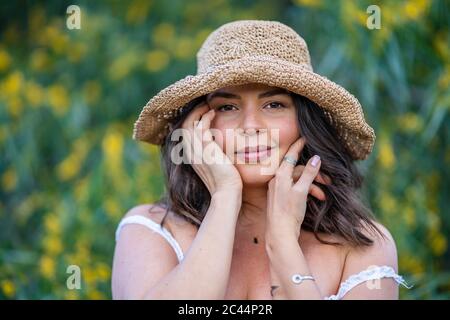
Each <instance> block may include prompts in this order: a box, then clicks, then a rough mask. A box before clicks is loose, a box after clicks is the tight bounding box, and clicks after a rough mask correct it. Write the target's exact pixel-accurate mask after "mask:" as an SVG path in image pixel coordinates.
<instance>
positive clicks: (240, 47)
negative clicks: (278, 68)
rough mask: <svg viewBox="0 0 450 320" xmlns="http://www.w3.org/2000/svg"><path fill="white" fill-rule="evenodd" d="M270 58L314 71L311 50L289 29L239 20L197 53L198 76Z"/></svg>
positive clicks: (273, 23) (210, 38)
mask: <svg viewBox="0 0 450 320" xmlns="http://www.w3.org/2000/svg"><path fill="white" fill-rule="evenodd" d="M255 56H269V57H271V58H276V59H281V60H284V61H287V62H291V63H296V64H300V65H303V66H304V67H305V68H307V69H309V70H311V71H312V66H311V59H310V56H309V51H308V46H307V44H306V42H305V40H303V38H302V37H301V36H300V35H299V34H297V33H296V32H295V31H294V30H293V29H291V28H290V27H288V26H286V25H284V24H282V23H280V22H277V21H263V20H240V21H235V22H230V23H227V24H224V25H222V26H221V27H220V28H218V29H216V30H215V31H213V32H212V33H211V34H210V35H209V36H208V37H207V38H206V40H205V42H203V45H202V46H201V48H200V50H199V51H198V53H197V74H200V73H205V72H207V71H208V70H210V69H212V68H214V67H217V66H220V65H223V64H226V63H229V62H232V61H234V60H239V59H242V58H247V57H255Z"/></svg>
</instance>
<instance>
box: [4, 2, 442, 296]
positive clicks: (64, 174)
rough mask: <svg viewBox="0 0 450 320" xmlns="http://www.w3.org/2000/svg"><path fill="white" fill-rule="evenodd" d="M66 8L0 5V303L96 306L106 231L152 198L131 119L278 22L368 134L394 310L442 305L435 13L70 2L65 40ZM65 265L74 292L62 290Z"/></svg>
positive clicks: (104, 288) (389, 7)
mask: <svg viewBox="0 0 450 320" xmlns="http://www.w3.org/2000/svg"><path fill="white" fill-rule="evenodd" d="M70 4H73V3H72V1H70V2H69V1H47V2H37V1H18V2H2V4H0V18H1V19H0V40H1V42H0V154H1V157H0V196H1V203H0V298H7V299H101V298H110V297H111V291H110V273H111V261H112V254H113V249H114V232H115V228H116V226H117V223H118V221H119V219H120V218H121V216H122V215H123V214H124V213H125V212H126V211H127V210H128V209H130V208H131V207H133V206H135V205H137V204H140V203H149V202H152V201H155V200H156V199H157V198H158V197H159V195H161V193H162V191H163V187H162V183H163V177H162V176H161V171H160V167H159V161H158V149H157V148H156V147H153V146H150V145H147V144H144V143H137V142H136V141H133V140H132V139H131V135H132V127H133V123H134V121H135V120H136V118H137V116H138V114H139V112H140V110H141V108H142V107H143V106H144V105H145V103H146V102H147V101H148V99H149V98H150V97H151V96H153V95H154V94H155V93H157V92H158V91H159V90H160V89H162V88H163V87H165V86H167V85H169V84H170V83H172V82H174V81H176V80H178V79H181V78H182V77H184V76H185V75H187V74H194V73H195V72H196V66H195V53H196V51H197V50H198V49H199V47H200V45H201V43H202V42H203V40H204V39H205V38H206V36H207V35H208V34H209V33H210V32H211V31H212V30H214V29H215V28H217V27H218V26H220V25H222V24H223V23H226V22H229V21H232V20H237V19H265V20H278V21H281V22H284V23H286V24H288V25H290V26H291V27H293V28H294V29H295V30H296V31H297V32H299V33H300V34H301V35H302V36H303V37H304V38H305V40H306V41H307V43H308V45H309V49H310V53H311V57H312V63H313V66H314V69H315V71H316V72H318V73H320V74H323V75H325V76H327V77H328V78H330V79H332V80H333V81H336V82H337V83H339V84H341V85H343V86H344V87H346V88H347V89H348V90H349V91H350V92H352V93H353V94H354V95H355V96H357V97H358V98H359V100H360V102H361V104H362V105H363V107H364V112H365V115H366V119H367V121H368V122H369V123H370V124H371V125H372V126H373V127H374V129H375V132H376V133H377V141H376V144H375V148H374V152H373V153H372V154H371V156H370V157H369V158H368V159H367V160H366V161H362V162H360V163H359V165H360V166H361V169H362V170H363V172H365V174H366V186H365V189H364V194H365V196H366V197H367V201H368V203H369V204H370V206H371V207H372V209H373V211H374V212H375V214H376V215H377V216H378V217H379V218H380V220H381V222H382V223H384V224H385V225H386V226H387V227H388V229H389V230H390V231H391V232H392V234H393V236H394V238H395V239H396V242H397V247H398V253H399V266H400V273H401V274H402V275H404V276H405V278H406V280H407V281H408V282H409V283H412V284H414V285H415V286H414V288H413V289H411V290H406V289H401V290H400V293H401V298H404V299H430V298H433V299H448V298H449V297H450V290H449V289H450V272H449V269H450V268H449V264H450V254H449V249H448V240H449V234H450V233H449V231H450V224H449V223H450V217H449V209H448V196H449V195H450V190H449V184H450V179H449V168H450V165H449V164H450V147H449V138H450V131H449V128H450V127H449V108H450V90H449V84H450V49H449V43H450V34H449V30H450V28H449V25H450V5H449V2H448V1H439V0H435V1H431V0H411V1H331V0H330V1H326V0H322V1H318V0H295V1H267V0H263V1H257V2H256V1H225V0H208V1H204V0H200V1H198V0H191V1H181V0H170V1H141V0H135V1H131V2H125V1H98V2H97V1H96V2H93V1H78V2H77V3H76V4H77V5H79V6H80V8H81V30H69V29H67V28H66V18H67V15H66V8H67V7H68V6H69V5H70ZM371 4H377V5H378V6H379V7H380V8H381V29H379V30H377V29H374V30H369V29H368V28H367V27H366V19H367V17H368V15H369V14H368V13H366V8H367V7H368V6H369V5H371ZM72 264H75V265H78V266H80V267H81V270H82V289H81V290H68V289H67V288H66V279H67V276H68V274H67V273H66V268H67V266H68V265H72Z"/></svg>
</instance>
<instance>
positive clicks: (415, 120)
mask: <svg viewBox="0 0 450 320" xmlns="http://www.w3.org/2000/svg"><path fill="white" fill-rule="evenodd" d="M398 125H399V129H400V130H402V131H404V132H412V133H415V132H419V131H422V129H423V121H422V119H421V118H420V117H418V116H417V114H415V113H413V112H407V113H405V114H404V115H402V116H400V117H399V119H398Z"/></svg>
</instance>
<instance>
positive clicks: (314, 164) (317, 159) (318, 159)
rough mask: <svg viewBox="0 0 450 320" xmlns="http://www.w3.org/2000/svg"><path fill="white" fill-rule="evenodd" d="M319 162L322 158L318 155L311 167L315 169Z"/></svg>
mask: <svg viewBox="0 0 450 320" xmlns="http://www.w3.org/2000/svg"><path fill="white" fill-rule="evenodd" d="M319 161H320V157H319V156H318V155H317V154H316V155H315V156H314V157H313V159H312V161H311V165H312V166H313V167H317V164H318V163H319Z"/></svg>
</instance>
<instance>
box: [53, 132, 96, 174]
mask: <svg viewBox="0 0 450 320" xmlns="http://www.w3.org/2000/svg"><path fill="white" fill-rule="evenodd" d="M86 139H87V138H86V137H85V136H81V137H80V138H78V139H77V140H75V142H74V144H73V150H72V152H71V153H70V154H69V155H68V156H67V157H66V158H65V159H64V160H63V161H62V162H61V163H60V164H59V165H58V166H57V168H56V172H57V174H58V177H59V178H60V179H61V180H62V181H67V180H70V179H72V178H73V177H75V176H76V175H77V174H78V172H80V169H81V166H82V165H83V161H84V159H85V157H86V154H87V153H88V146H87V140H86Z"/></svg>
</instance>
